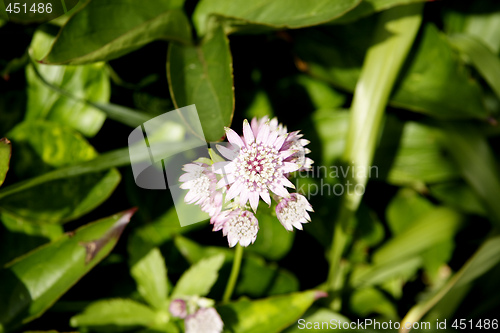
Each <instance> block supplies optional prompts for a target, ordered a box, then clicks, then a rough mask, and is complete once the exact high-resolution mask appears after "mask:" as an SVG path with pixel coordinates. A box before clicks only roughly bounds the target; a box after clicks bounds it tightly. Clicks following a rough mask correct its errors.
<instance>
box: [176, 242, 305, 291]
mask: <svg viewBox="0 0 500 333" xmlns="http://www.w3.org/2000/svg"><path fill="white" fill-rule="evenodd" d="M175 245H176V246H177V249H178V250H179V252H181V254H182V255H183V256H184V257H185V258H186V259H187V260H188V261H189V262H190V263H191V264H194V263H197V262H198V261H200V260H201V259H203V258H207V257H211V256H214V255H217V254H223V255H224V256H225V263H224V264H225V266H226V267H227V268H229V266H230V265H231V264H232V261H233V258H234V251H232V250H231V249H229V248H223V247H216V246H205V247H202V246H200V245H199V244H196V243H195V242H193V241H191V240H189V239H187V238H184V237H182V236H177V237H176V238H175ZM219 280H220V279H219ZM298 289H299V281H298V279H297V278H296V277H295V276H294V275H293V274H292V273H290V272H288V271H287V270H284V269H282V268H279V267H278V266H277V265H275V264H273V263H271V264H266V262H265V260H264V259H262V258H260V257H258V256H256V255H252V254H247V255H245V256H244V257H243V261H242V264H241V270H240V276H239V279H238V282H237V284H236V289H235V293H236V294H239V295H246V296H250V297H263V296H265V295H278V294H283V293H289V292H294V291H297V290H298Z"/></svg>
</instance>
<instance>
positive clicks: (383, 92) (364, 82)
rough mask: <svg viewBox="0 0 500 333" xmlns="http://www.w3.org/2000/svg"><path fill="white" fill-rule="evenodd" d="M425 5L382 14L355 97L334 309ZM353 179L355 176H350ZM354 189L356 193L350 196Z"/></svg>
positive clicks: (337, 232)
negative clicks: (388, 112)
mask: <svg viewBox="0 0 500 333" xmlns="http://www.w3.org/2000/svg"><path fill="white" fill-rule="evenodd" d="M421 10H422V5H421V4H412V5H407V6H397V7H394V8H392V9H389V10H386V11H384V12H383V13H382V14H381V15H380V18H379V22H378V24H377V27H376V28H375V34H374V42H373V45H372V46H371V47H370V48H369V49H368V52H367V54H366V58H365V61H364V63H363V67H362V69H361V74H360V77H359V80H358V83H357V85H356V89H355V91H354V98H353V103H352V107H351V114H350V122H349V129H348V132H347V140H346V147H345V151H344V154H343V156H342V160H343V163H344V165H345V166H346V167H347V166H348V167H349V168H352V170H353V172H352V175H353V177H352V178H350V179H347V181H348V182H347V183H346V185H347V186H349V184H351V185H354V186H355V187H351V188H350V189H351V191H345V193H346V195H345V196H344V197H343V198H342V203H341V207H340V210H339V213H338V216H337V219H336V221H335V225H334V235H333V242H332V249H331V251H330V258H329V261H330V271H329V275H328V288H329V290H330V292H331V295H332V296H333V301H332V303H331V307H332V308H333V309H334V310H338V309H339V308H340V290H341V288H342V279H341V278H342V270H341V258H342V254H343V252H344V250H345V248H346V246H347V244H348V242H349V240H350V238H351V232H350V231H349V229H348V228H347V226H348V224H349V221H350V220H351V219H352V218H353V216H354V214H355V213H356V211H357V209H358V207H359V204H360V202H361V198H362V196H363V193H364V191H359V190H356V188H359V187H358V186H361V188H364V187H365V185H366V183H367V180H368V176H369V175H370V164H371V163H372V160H373V155H374V153H375V148H376V145H377V142H378V138H379V137H380V133H381V128H382V124H383V118H384V111H385V107H386V105H387V102H388V100H389V96H390V93H391V91H392V89H393V86H394V83H395V81H396V78H397V75H398V73H399V70H400V69H401V66H402V65H403V62H404V60H405V59H406V55H407V54H408V52H409V50H410V47H411V45H412V44H413V41H414V39H415V36H416V34H417V31H418V29H419V27H420V22H421ZM349 174H351V172H349ZM352 188H354V189H355V190H354V191H352Z"/></svg>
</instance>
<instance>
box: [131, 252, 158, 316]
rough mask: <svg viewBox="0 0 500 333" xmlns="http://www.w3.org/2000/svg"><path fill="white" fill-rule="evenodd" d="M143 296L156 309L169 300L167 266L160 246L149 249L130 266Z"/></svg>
mask: <svg viewBox="0 0 500 333" xmlns="http://www.w3.org/2000/svg"><path fill="white" fill-rule="evenodd" d="M130 273H131V275H132V277H133V278H134V279H135V282H136V283H137V289H138V290H139V293H140V294H141V296H142V297H143V298H144V299H145V300H146V301H147V302H148V303H149V304H150V305H151V306H152V307H153V308H155V309H158V310H160V309H164V308H165V304H166V301H167V267H165V259H163V257H162V255H161V252H160V250H159V249H158V248H154V249H152V250H151V251H149V252H148V253H147V254H146V255H145V256H144V257H142V258H141V259H140V260H138V261H137V262H136V263H134V264H133V266H132V267H131V268H130Z"/></svg>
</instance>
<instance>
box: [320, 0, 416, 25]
mask: <svg viewBox="0 0 500 333" xmlns="http://www.w3.org/2000/svg"><path fill="white" fill-rule="evenodd" d="M423 1H425V0H363V1H361V3H360V4H359V5H358V6H356V8H354V9H353V10H351V11H350V12H348V13H347V14H345V15H344V16H341V17H339V18H338V19H336V20H334V21H333V22H330V23H333V24H339V23H340V24H342V23H347V22H351V21H355V20H357V19H360V18H361V17H364V16H368V15H370V14H373V13H376V12H380V11H382V10H386V9H389V8H392V7H395V6H400V5H406V4H409V3H412V2H423Z"/></svg>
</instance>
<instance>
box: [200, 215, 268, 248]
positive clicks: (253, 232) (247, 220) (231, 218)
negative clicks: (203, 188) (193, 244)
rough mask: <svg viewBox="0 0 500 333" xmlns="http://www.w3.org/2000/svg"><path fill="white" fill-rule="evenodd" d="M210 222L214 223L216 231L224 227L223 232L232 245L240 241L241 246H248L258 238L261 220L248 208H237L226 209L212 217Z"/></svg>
mask: <svg viewBox="0 0 500 333" xmlns="http://www.w3.org/2000/svg"><path fill="white" fill-rule="evenodd" d="M210 223H212V224H213V225H214V231H219V230H221V229H222V234H223V235H224V236H227V241H228V243H229V246H230V247H233V246H235V245H236V243H238V242H239V243H240V245H241V246H248V245H250V243H253V242H255V239H257V232H258V231H259V221H257V218H255V216H254V215H253V213H252V212H250V211H248V210H242V209H241V208H236V209H234V210H225V211H223V212H221V213H220V214H218V215H217V216H214V217H212V219H211V221H210Z"/></svg>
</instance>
